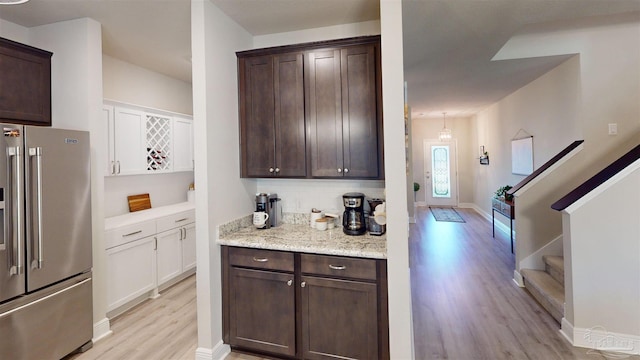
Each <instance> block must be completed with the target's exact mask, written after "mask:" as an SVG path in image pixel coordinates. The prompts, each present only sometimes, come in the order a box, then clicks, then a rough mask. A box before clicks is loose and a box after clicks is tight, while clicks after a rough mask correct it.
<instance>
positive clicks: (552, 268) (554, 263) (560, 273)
mask: <svg viewBox="0 0 640 360" xmlns="http://www.w3.org/2000/svg"><path fill="white" fill-rule="evenodd" d="M542 261H544V263H545V271H546V272H548V273H549V275H551V277H553V278H554V279H556V281H557V282H559V283H560V284H562V285H563V286H564V257H562V256H553V255H545V256H543V257H542Z"/></svg>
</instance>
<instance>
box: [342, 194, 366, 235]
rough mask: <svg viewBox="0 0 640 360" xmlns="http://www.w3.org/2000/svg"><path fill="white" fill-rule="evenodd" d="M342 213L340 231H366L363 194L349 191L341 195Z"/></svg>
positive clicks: (351, 233) (359, 232) (353, 233)
mask: <svg viewBox="0 0 640 360" xmlns="http://www.w3.org/2000/svg"><path fill="white" fill-rule="evenodd" d="M342 203H343V204H344V213H343V214H342V231H343V232H344V233H345V234H347V235H362V234H364V233H365V232H367V225H366V219H365V217H364V194H363V193H358V192H351V193H346V194H344V195H342Z"/></svg>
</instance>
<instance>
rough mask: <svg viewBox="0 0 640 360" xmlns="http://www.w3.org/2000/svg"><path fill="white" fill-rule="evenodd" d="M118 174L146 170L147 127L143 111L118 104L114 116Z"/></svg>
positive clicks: (141, 172)
mask: <svg viewBox="0 0 640 360" xmlns="http://www.w3.org/2000/svg"><path fill="white" fill-rule="evenodd" d="M113 131H114V154H115V166H116V169H115V170H116V171H115V173H116V175H131V174H144V173H145V172H146V169H147V168H146V159H147V157H146V153H147V151H146V147H145V142H146V141H145V140H146V129H145V115H144V113H143V112H142V111H138V110H133V109H127V108H125V107H120V106H116V107H115V116H114V126H113Z"/></svg>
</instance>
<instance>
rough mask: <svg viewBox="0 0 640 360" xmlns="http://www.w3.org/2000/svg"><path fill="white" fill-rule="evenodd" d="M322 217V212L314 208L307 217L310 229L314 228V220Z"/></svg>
mask: <svg viewBox="0 0 640 360" xmlns="http://www.w3.org/2000/svg"><path fill="white" fill-rule="evenodd" d="M323 217H324V211H322V210H318V209H316V208H313V209H311V214H310V216H309V225H310V226H311V227H312V228H314V229H315V228H316V220H318V219H320V218H323Z"/></svg>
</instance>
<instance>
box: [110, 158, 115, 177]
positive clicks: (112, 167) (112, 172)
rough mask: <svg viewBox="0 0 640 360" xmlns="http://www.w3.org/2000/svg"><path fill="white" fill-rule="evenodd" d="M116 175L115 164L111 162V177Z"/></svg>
mask: <svg viewBox="0 0 640 360" xmlns="http://www.w3.org/2000/svg"><path fill="white" fill-rule="evenodd" d="M115 174H116V162H115V161H112V162H111V175H115Z"/></svg>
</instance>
